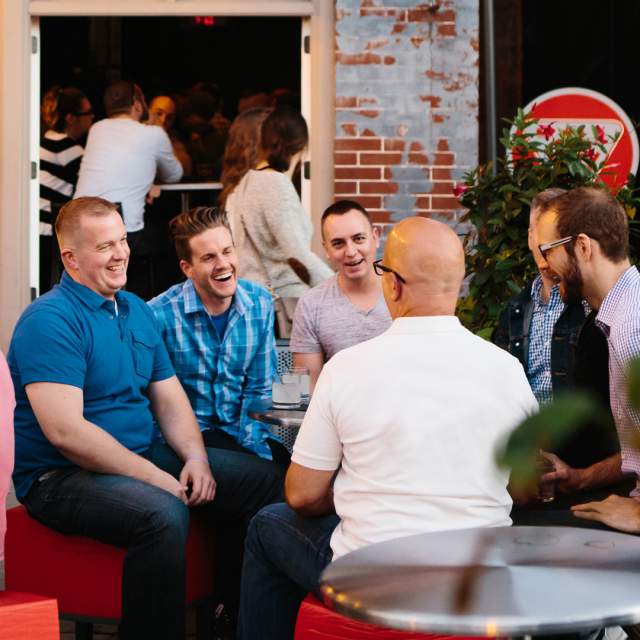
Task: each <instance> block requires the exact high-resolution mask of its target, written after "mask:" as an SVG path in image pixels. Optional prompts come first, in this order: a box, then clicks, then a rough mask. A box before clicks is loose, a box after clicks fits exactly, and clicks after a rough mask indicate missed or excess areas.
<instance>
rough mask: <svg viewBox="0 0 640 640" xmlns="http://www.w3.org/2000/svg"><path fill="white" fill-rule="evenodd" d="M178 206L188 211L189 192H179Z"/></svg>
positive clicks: (183, 210)
mask: <svg viewBox="0 0 640 640" xmlns="http://www.w3.org/2000/svg"><path fill="white" fill-rule="evenodd" d="M180 206H181V207H182V212H183V213H184V212H185V211H189V192H188V191H183V192H182V193H181V194H180Z"/></svg>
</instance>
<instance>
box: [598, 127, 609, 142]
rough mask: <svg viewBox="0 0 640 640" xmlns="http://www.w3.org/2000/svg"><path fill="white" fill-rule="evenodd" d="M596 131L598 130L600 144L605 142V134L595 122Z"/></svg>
mask: <svg viewBox="0 0 640 640" xmlns="http://www.w3.org/2000/svg"><path fill="white" fill-rule="evenodd" d="M596 131H597V132H598V142H600V143H601V144H605V143H606V142H607V136H605V135H604V129H603V128H602V127H601V126H600V125H599V124H597V125H596Z"/></svg>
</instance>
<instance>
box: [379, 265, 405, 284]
mask: <svg viewBox="0 0 640 640" xmlns="http://www.w3.org/2000/svg"><path fill="white" fill-rule="evenodd" d="M373 270H374V271H375V272H376V275H377V276H381V275H384V274H385V273H393V275H394V276H395V277H396V278H398V280H400V282H402V284H407V281H406V280H405V279H404V278H403V277H402V276H401V275H400V274H399V273H397V272H396V271H394V270H393V269H391V268H390V267H387V266H385V265H383V264H382V260H376V261H375V262H374V263H373Z"/></svg>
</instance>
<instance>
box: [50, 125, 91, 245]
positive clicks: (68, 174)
mask: <svg viewBox="0 0 640 640" xmlns="http://www.w3.org/2000/svg"><path fill="white" fill-rule="evenodd" d="M83 153H84V148H83V147H82V145H80V144H78V142H76V141H75V140H73V139H72V138H70V137H69V136H68V135H67V134H66V133H59V132H58V131H53V130H51V129H50V130H49V131H47V132H46V133H45V134H44V136H43V137H42V140H41V141H40V234H41V235H46V236H48V235H51V232H52V229H51V222H52V220H51V203H52V202H61V203H64V202H68V201H69V200H71V197H72V196H73V192H74V190H75V188H76V182H77V181H78V171H79V170H80V162H81V160H82V154H83Z"/></svg>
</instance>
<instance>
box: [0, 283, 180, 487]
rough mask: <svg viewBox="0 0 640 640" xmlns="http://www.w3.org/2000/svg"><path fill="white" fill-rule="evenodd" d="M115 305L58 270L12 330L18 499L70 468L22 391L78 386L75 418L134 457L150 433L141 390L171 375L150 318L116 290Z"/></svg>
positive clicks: (144, 307) (135, 300) (150, 418)
mask: <svg viewBox="0 0 640 640" xmlns="http://www.w3.org/2000/svg"><path fill="white" fill-rule="evenodd" d="M116 301H117V308H116V305H115V304H114V302H113V301H112V300H107V299H106V298H103V297H102V296H100V295H98V294H97V293H95V292H94V291H92V290H91V289H88V288H87V287H85V286H83V285H81V284H79V283H77V282H75V281H74V280H73V279H72V278H70V277H69V276H68V275H67V274H66V273H64V274H63V276H62V280H61V282H60V284H59V285H57V286H55V287H54V288H53V289H52V290H51V291H50V292H48V293H47V294H45V295H44V296H42V297H40V298H38V299H37V300H36V301H35V302H33V303H32V304H30V305H29V306H28V307H27V309H26V310H25V312H24V313H23V314H22V316H21V317H20V319H19V320H18V323H17V325H16V328H15V331H14V332H13V337H12V339H11V346H10V348H9V356H8V362H9V367H10V369H11V377H12V378H13V385H14V387H15V391H16V411H15V441H16V445H15V446H16V463H15V471H14V476H13V480H14V484H15V487H16V493H17V495H18V498H22V497H24V496H25V495H26V493H27V492H28V490H29V488H30V487H31V484H32V483H33V481H34V480H35V479H36V478H37V477H38V476H39V475H41V474H42V473H44V472H45V471H47V470H49V469H55V468H59V467H65V466H66V467H68V466H72V465H73V463H72V462H71V461H70V460H68V459H67V458H65V457H64V456H63V455H62V454H61V453H60V452H59V451H58V450H57V449H56V448H55V447H54V446H53V445H52V444H51V443H50V442H49V441H48V440H47V438H46V437H45V435H44V433H43V432H42V430H41V428H40V425H39V424H38V421H37V419H36V417H35V415H34V413H33V410H32V409H31V405H30V403H29V398H28V397H27V394H26V392H25V387H26V386H27V385H29V384H32V383H35V382H51V383H56V384H65V385H71V386H73V387H78V388H79V389H82V398H83V415H84V417H85V419H86V420H88V421H89V422H92V423H94V424H96V425H98V426H99V427H101V428H102V429H104V430H105V431H106V432H107V433H109V434H111V435H112V436H113V437H114V438H115V439H116V440H118V441H119V442H120V443H121V444H122V445H123V446H125V447H127V449H130V450H131V451H135V452H136V453H142V452H143V451H145V450H146V449H148V448H149V446H150V445H151V442H152V441H153V438H154V434H155V428H154V421H153V415H152V413H151V407H150V403H149V398H148V396H147V388H148V386H149V384H150V383H151V382H155V381H158V380H164V379H166V378H170V377H171V376H173V368H172V366H171V362H170V360H169V356H168V355H167V351H166V349H165V347H164V344H163V342H162V339H161V337H160V334H159V332H158V329H157V326H156V322H155V320H154V317H153V314H152V313H151V312H150V310H149V308H148V307H147V305H146V304H145V303H144V302H143V301H142V300H140V298H138V297H136V296H134V295H132V294H130V293H127V292H126V291H121V292H119V293H117V294H116Z"/></svg>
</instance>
